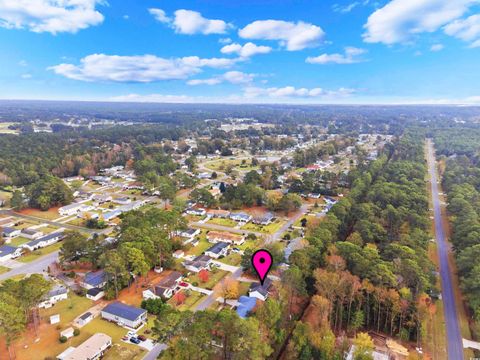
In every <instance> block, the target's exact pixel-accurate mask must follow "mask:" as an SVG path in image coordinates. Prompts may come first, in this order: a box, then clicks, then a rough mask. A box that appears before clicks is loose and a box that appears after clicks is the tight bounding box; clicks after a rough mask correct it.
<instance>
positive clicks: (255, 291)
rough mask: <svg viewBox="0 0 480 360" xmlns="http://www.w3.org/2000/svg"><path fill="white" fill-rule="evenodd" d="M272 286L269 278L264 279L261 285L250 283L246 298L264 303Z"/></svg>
mask: <svg viewBox="0 0 480 360" xmlns="http://www.w3.org/2000/svg"><path fill="white" fill-rule="evenodd" d="M272 285H273V283H272V280H270V279H269V278H266V279H265V281H264V282H263V285H262V284H260V283H252V285H250V289H249V290H248V296H250V297H254V298H257V299H259V300H262V301H265V300H267V298H268V294H269V291H270V289H271V287H272Z"/></svg>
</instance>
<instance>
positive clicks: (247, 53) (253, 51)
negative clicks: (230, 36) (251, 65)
mask: <svg viewBox="0 0 480 360" xmlns="http://www.w3.org/2000/svg"><path fill="white" fill-rule="evenodd" d="M220 51H221V52H222V54H238V55H239V56H240V57H242V58H249V57H251V56H254V55H257V54H268V53H269V52H271V51H272V48H271V47H269V46H258V45H255V44H254V43H252V42H248V43H246V44H245V45H243V46H242V45H240V44H237V43H233V44H230V45H226V46H224V47H223V48H222V49H221V50H220Z"/></svg>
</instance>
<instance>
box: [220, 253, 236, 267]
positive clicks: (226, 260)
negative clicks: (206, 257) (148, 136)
mask: <svg viewBox="0 0 480 360" xmlns="http://www.w3.org/2000/svg"><path fill="white" fill-rule="evenodd" d="M218 261H220V262H222V263H224V264H227V265H233V266H238V265H240V262H241V261H242V255H240V254H237V253H231V254H230V255H228V256H226V257H224V258H221V259H218Z"/></svg>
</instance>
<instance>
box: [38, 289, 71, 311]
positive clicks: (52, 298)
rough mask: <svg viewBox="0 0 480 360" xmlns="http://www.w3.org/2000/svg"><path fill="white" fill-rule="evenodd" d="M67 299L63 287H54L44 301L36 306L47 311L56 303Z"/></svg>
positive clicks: (66, 292) (66, 290) (66, 293)
mask: <svg viewBox="0 0 480 360" xmlns="http://www.w3.org/2000/svg"><path fill="white" fill-rule="evenodd" d="M66 299H68V289H67V288H66V287H64V286H56V287H54V288H53V289H52V290H50V291H49V292H48V293H47V295H46V296H45V298H44V300H43V301H42V302H41V303H40V304H38V307H39V308H40V309H48V308H51V307H52V306H53V305H55V304H56V303H57V302H59V301H62V300H66Z"/></svg>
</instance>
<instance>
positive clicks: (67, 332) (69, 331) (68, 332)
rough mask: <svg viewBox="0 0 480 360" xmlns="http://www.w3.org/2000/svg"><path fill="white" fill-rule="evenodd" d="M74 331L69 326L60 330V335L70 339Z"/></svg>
mask: <svg viewBox="0 0 480 360" xmlns="http://www.w3.org/2000/svg"><path fill="white" fill-rule="evenodd" d="M74 331H75V330H73V328H72V327H69V328H67V329H65V330H63V331H62V332H60V337H65V338H67V339H70V338H72V337H73V334H74Z"/></svg>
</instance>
